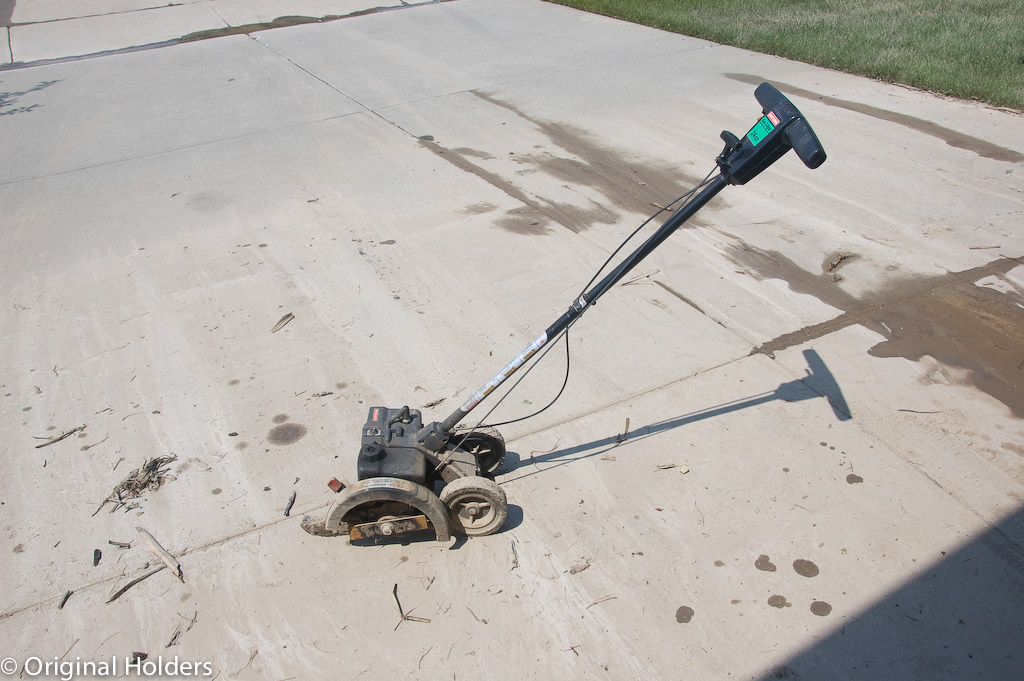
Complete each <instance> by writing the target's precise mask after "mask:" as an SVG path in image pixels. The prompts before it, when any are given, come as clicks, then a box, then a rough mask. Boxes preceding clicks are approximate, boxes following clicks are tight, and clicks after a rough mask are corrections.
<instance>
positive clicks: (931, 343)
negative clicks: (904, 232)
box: [729, 244, 1024, 418]
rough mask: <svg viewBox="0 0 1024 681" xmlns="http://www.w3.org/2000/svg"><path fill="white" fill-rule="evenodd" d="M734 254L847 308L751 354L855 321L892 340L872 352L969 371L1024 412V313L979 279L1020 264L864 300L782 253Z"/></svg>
mask: <svg viewBox="0 0 1024 681" xmlns="http://www.w3.org/2000/svg"><path fill="white" fill-rule="evenodd" d="M729 257H730V259H731V260H732V261H733V262H734V263H736V264H737V265H740V266H742V267H745V268H747V269H749V270H752V272H753V273H754V274H755V276H757V277H759V278H761V279H781V280H782V281H785V282H787V283H788V284H789V287H790V289H791V290H792V291H794V292H796V293H801V294H806V295H812V296H814V297H815V298H817V299H818V300H820V301H822V302H823V303H826V304H828V305H830V306H832V307H835V308H838V309H840V310H842V311H843V313H842V314H840V315H839V316H838V317H835V318H833V319H831V320H828V321H826V322H821V323H819V324H812V325H810V326H806V327H804V328H803V329H799V330H797V331H793V332H791V333H787V334H784V335H782V336H779V337H778V338H774V339H772V340H770V341H768V342H767V343H764V344H762V345H760V346H759V347H757V348H755V349H754V350H753V351H751V354H755V353H763V354H766V355H768V356H772V357H773V356H774V353H775V352H778V351H779V350H782V349H785V348H789V347H793V346H795V345H800V344H803V343H807V342H809V341H811V340H814V339H816V338H821V337H823V336H826V335H828V334H830V333H833V332H835V331H838V330H840V329H843V328H846V327H847V326H851V325H854V324H861V325H863V326H864V327H866V328H868V329H870V330H872V331H874V332H875V333H878V334H879V335H881V336H883V337H884V338H885V339H886V340H884V341H882V342H880V343H878V344H877V345H875V346H874V347H872V348H871V349H870V350H869V353H870V354H871V355H872V356H873V357H902V358H904V359H909V360H912V361H920V360H921V358H922V357H924V356H925V355H927V356H929V357H932V358H934V359H935V360H937V361H938V362H941V363H942V364H944V365H946V366H950V367H956V368H958V369H963V370H966V378H965V379H964V380H963V383H965V384H968V385H973V386H974V387H976V388H978V389H979V390H981V391H983V392H985V393H987V394H989V395H990V396H992V397H994V398H995V399H997V400H999V401H1000V402H1002V403H1003V404H1005V405H1006V406H1007V407H1008V408H1009V409H1010V410H1011V411H1012V412H1013V414H1014V415H1015V416H1017V417H1018V418H1024V388H1022V384H1021V376H1022V373H1024V356H1022V355H1021V353H1020V348H1021V347H1024V314H1021V305H1020V303H1019V301H1018V300H1017V296H1014V295H1010V294H1007V293H1001V292H999V291H996V290H993V289H991V288H988V287H983V286H976V285H975V283H974V282H976V281H978V280H980V279H983V278H985V277H987V276H996V277H1001V276H1004V275H1005V274H1006V273H1007V272H1009V271H1010V270H1012V269H1013V268H1015V267H1017V266H1018V265H1019V264H1020V262H1019V261H1018V260H1017V259H1014V258H999V259H997V260H993V261H992V262H989V263H988V264H985V265H982V266H980V267H973V268H971V269H967V270H962V271H960V272H948V273H946V274H939V275H933V276H918V277H903V278H901V279H896V280H894V281H891V282H887V283H886V285H885V288H884V289H883V290H881V291H875V292H871V293H868V294H866V295H864V296H862V297H861V298H855V297H854V296H852V295H850V294H849V293H847V292H846V291H844V290H843V289H842V288H840V287H839V285H838V284H837V283H836V282H834V281H833V280H832V277H831V275H829V274H822V275H817V274H813V273H811V272H808V271H807V270H805V269H803V268H801V267H800V266H799V265H797V264H796V263H794V262H793V261H792V260H790V259H789V258H787V257H786V256H784V255H782V254H781V253H778V252H775V251H764V250H761V249H758V248H755V247H753V246H750V245H749V244H742V245H740V246H733V247H731V248H730V249H729Z"/></svg>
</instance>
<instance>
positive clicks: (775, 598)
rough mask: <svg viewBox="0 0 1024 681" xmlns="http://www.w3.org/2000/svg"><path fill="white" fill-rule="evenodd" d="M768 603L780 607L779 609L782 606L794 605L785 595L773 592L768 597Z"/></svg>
mask: <svg viewBox="0 0 1024 681" xmlns="http://www.w3.org/2000/svg"><path fill="white" fill-rule="evenodd" d="M768 605H770V606H772V607H773V608H778V609H779V610H781V609H782V608H790V607H792V606H793V604H792V603H790V602H789V601H787V600H786V597H785V596H780V595H778V594H773V595H771V596H769V597H768Z"/></svg>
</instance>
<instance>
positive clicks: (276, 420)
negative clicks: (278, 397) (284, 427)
mask: <svg viewBox="0 0 1024 681" xmlns="http://www.w3.org/2000/svg"><path fill="white" fill-rule="evenodd" d="M270 420H271V421H273V422H274V423H284V422H285V421H287V420H288V414H278V415H277V416H275V417H274V418H272V419H270Z"/></svg>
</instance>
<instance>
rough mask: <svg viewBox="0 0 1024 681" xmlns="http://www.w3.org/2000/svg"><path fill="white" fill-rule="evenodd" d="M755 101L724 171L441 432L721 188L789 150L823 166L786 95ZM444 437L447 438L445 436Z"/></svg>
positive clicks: (771, 92) (722, 158) (722, 159)
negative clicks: (754, 114) (749, 123)
mask: <svg viewBox="0 0 1024 681" xmlns="http://www.w3.org/2000/svg"><path fill="white" fill-rule="evenodd" d="M754 96H755V97H756V98H757V101H758V103H759V104H760V105H761V109H762V115H761V118H760V119H759V120H758V121H757V123H755V124H754V127H753V128H751V129H750V130H749V131H748V132H747V134H746V135H744V136H743V137H742V138H739V137H737V136H736V135H734V134H732V133H731V132H729V131H724V132H722V139H723V140H724V141H725V149H724V150H723V151H722V153H721V154H719V156H718V158H717V159H715V162H716V163H717V164H718V167H719V168H720V169H721V171H722V172H721V173H719V174H718V175H717V176H716V177H714V178H712V179H711V180H710V181H709V182H707V183H706V184H705V185H703V189H701V191H700V193H698V194H697V195H696V196H694V197H693V198H692V199H690V200H689V201H688V202H686V203H685V204H683V205H682V207H680V208H679V209H677V210H676V212H675V213H674V214H673V215H672V217H670V218H669V219H668V220H666V221H665V222H664V224H662V226H661V227H659V228H658V230H657V231H656V232H655V233H654V234H652V235H651V236H650V237H648V239H647V240H646V241H644V242H643V243H642V244H641V245H640V247H639V248H637V249H636V250H635V251H633V252H632V253H631V254H630V255H628V256H626V257H625V258H624V259H623V260H622V262H621V263H619V265H618V266H617V267H615V269H613V270H612V271H611V272H609V273H608V274H607V275H605V277H604V279H602V280H601V281H600V282H598V283H597V284H595V285H594V286H593V288H591V289H590V290H589V291H586V292H584V293H583V294H582V295H580V297H579V298H577V299H576V300H574V301H573V303H572V305H571V306H570V307H569V309H568V310H567V311H566V313H565V314H563V315H562V316H561V317H559V318H558V319H557V320H556V321H555V323H554V324H552V325H551V326H549V327H548V328H547V330H546V331H544V333H542V334H541V335H540V336H538V337H537V338H536V339H534V341H533V342H532V343H530V344H529V345H528V346H527V347H526V349H524V350H523V351H522V352H520V353H519V354H518V355H516V357H515V358H514V359H513V360H512V361H511V362H509V363H508V364H506V365H505V368H503V369H502V370H501V371H499V372H498V373H497V374H496V375H495V376H494V377H493V378H492V379H491V380H490V381H488V382H487V383H485V384H484V385H483V387H481V388H480V389H479V390H478V391H476V392H475V393H474V394H473V395H472V397H470V398H469V400H468V401H467V402H466V403H465V404H463V405H462V406H461V407H459V408H458V409H456V410H455V411H454V412H452V413H451V415H450V416H449V417H448V418H447V419H445V420H444V422H442V423H440V424H438V427H439V429H440V431H441V432H442V433H445V434H447V433H449V432H451V430H452V429H453V428H454V427H455V426H456V425H457V424H458V423H459V422H460V421H461V420H462V419H463V418H464V417H465V416H466V414H468V413H469V412H470V411H471V410H472V409H473V408H475V407H476V405H478V404H479V403H480V402H481V401H482V400H483V399H485V398H486V397H487V396H488V395H490V394H491V392H492V391H494V389H495V388H497V387H498V386H499V385H501V384H502V382H504V381H505V379H507V378H508V377H509V376H511V375H512V374H514V373H515V372H516V371H518V370H519V368H520V367H522V366H523V365H525V364H526V363H527V362H528V361H529V360H530V358H531V357H533V356H534V355H535V354H536V353H537V352H538V351H539V350H540V349H541V348H542V347H543V346H544V345H546V344H547V343H548V342H549V341H552V340H554V339H555V337H557V336H558V334H560V333H562V331H564V330H566V329H567V328H569V325H570V324H572V323H573V322H575V321H576V320H577V319H578V318H579V317H580V315H582V314H583V312H584V311H585V310H587V309H589V308H590V307H591V306H593V305H594V304H596V302H597V299H598V298H600V297H601V296H602V295H603V294H604V293H605V292H606V291H608V289H610V288H611V287H612V286H614V285H615V284H617V283H618V282H619V280H621V279H622V278H623V277H624V276H625V275H626V273H628V272H629V271H630V270H631V269H633V267H635V266H636V264H637V263H639V262H640V261H641V260H643V259H644V258H646V257H647V256H648V255H650V253H651V251H653V250H654V249H655V248H657V247H658V246H659V245H661V243H662V242H663V241H665V239H667V238H668V237H669V236H671V234H672V233H673V232H675V231H676V230H677V229H678V228H679V227H680V226H681V225H682V224H683V223H684V222H686V221H687V220H688V219H690V218H691V217H692V216H693V215H694V213H696V212H697V211H698V210H700V209H701V208H702V207H703V206H704V205H705V204H706V203H707V202H708V201H710V200H711V199H712V198H714V197H715V196H716V195H717V194H718V193H719V192H720V191H722V190H723V189H724V188H725V187H727V186H728V185H730V184H746V183H747V182H749V181H750V180H751V179H753V178H754V177H756V176H757V175H758V173H760V172H761V171H763V170H764V169H765V168H767V167H768V166H770V165H771V164H772V163H775V161H777V160H779V159H780V158H782V156H783V155H785V154H786V152H788V151H789V150H790V149H793V150H795V151H796V153H797V155H798V156H799V157H800V160H801V161H803V162H804V164H805V165H806V166H807V167H808V168H817V167H818V166H820V165H821V164H822V163H824V162H825V150H824V149H823V148H822V146H821V142H819V141H818V138H817V136H815V134H814V131H813V130H811V126H810V124H809V123H808V122H807V120H806V119H805V118H804V117H803V114H801V113H800V110H799V109H797V108H796V107H795V106H793V103H792V102H790V101H789V100H788V99H786V96H785V95H783V94H782V93H781V92H779V91H778V90H776V89H775V87H774V86H773V85H771V84H769V83H761V85H759V86H758V87H757V89H756V90H754ZM425 430H426V429H425ZM445 436H446V437H447V435H445Z"/></svg>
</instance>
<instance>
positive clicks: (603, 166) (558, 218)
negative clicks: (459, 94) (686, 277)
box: [419, 91, 701, 235]
mask: <svg viewBox="0 0 1024 681" xmlns="http://www.w3.org/2000/svg"><path fill="white" fill-rule="evenodd" d="M473 94H474V95H476V96H477V97H480V98H481V99H483V100H484V101H486V102H488V103H490V104H494V105H495V106H500V107H502V108H504V109H506V110H508V111H511V112H512V113H514V114H515V115H516V116H518V117H520V118H522V119H523V120H525V121H527V122H529V123H530V124H531V125H533V126H534V127H536V128H537V129H539V130H540V131H541V132H542V133H543V134H544V135H545V136H547V138H548V139H549V141H550V142H551V144H552V146H553V148H554V149H557V151H538V152H536V153H527V154H515V155H514V156H513V159H514V160H515V161H516V162H518V163H521V164H522V165H524V166H526V167H528V168H529V169H530V170H531V171H540V172H544V173H546V174H548V175H550V176H552V177H554V178H556V179H558V180H561V181H562V182H564V183H565V185H566V186H568V187H575V186H586V187H590V188H592V189H594V190H596V191H597V192H598V193H600V194H601V195H602V196H603V197H604V199H605V201H606V203H605V202H596V201H593V200H590V201H589V205H576V204H571V203H566V202H560V201H554V200H551V199H548V198H546V197H543V196H536V195H532V194H530V193H529V192H528V191H526V190H524V189H523V188H522V187H520V186H518V185H517V184H516V183H515V182H514V181H513V180H510V179H508V178H506V177H503V176H501V175H499V174H497V173H494V172H491V171H488V170H486V169H484V168H483V167H481V166H480V165H479V164H478V163H476V162H474V161H473V160H471V159H484V160H487V159H492V158H493V157H494V155H493V154H491V153H489V152H486V151H481V150H478V149H468V148H465V147H462V148H452V149H448V148H445V147H442V146H441V145H439V144H437V143H436V142H435V141H434V140H433V138H432V137H430V136H424V137H420V138H419V141H420V144H422V145H423V146H425V147H427V148H428V149H430V150H431V151H433V152H434V153H435V154H437V155H438V156H440V157H442V158H444V159H445V160H446V161H448V162H449V163H451V164H452V165H454V166H456V167H457V168H459V169H461V170H464V171H466V172H468V173H472V174H473V175H476V176H477V177H479V178H480V179H482V180H484V181H486V182H488V183H489V184H491V185H493V186H494V187H496V188H498V189H500V190H501V191H503V192H505V193H506V194H508V195H509V196H511V197H513V198H514V199H516V200H517V201H520V202H521V203H523V204H524V205H525V206H526V209H525V210H524V211H516V212H515V213H511V214H509V215H507V216H506V218H505V219H502V220H498V221H496V225H497V226H499V227H502V228H504V229H507V230H509V231H514V232H517V233H520V234H536V235H541V234H545V233H547V232H548V231H549V230H548V227H547V226H548V224H550V223H552V222H553V223H555V224H558V225H561V226H562V227H565V228H567V229H569V230H571V231H573V232H580V231H583V230H585V229H587V228H589V227H591V226H592V225H595V224H615V223H616V222H618V220H619V210H625V211H629V212H632V213H637V214H640V215H647V214H650V213H652V212H653V211H654V208H655V204H658V205H661V204H664V203H666V202H668V201H671V200H673V199H675V198H676V197H677V196H679V195H680V194H682V193H683V192H684V191H686V189H688V188H689V185H696V184H698V183H699V182H700V180H701V178H697V177H693V176H690V175H688V174H687V173H686V172H684V171H682V170H681V169H679V168H678V167H675V166H673V165H670V164H666V163H663V162H650V161H642V160H632V159H629V158H627V157H625V156H624V155H623V153H622V152H621V151H619V150H616V149H612V148H609V147H605V146H603V145H601V144H599V143H597V142H596V141H595V140H593V139H592V138H591V137H590V136H589V135H588V133H587V132H586V131H585V130H582V129H580V128H576V127H574V126H572V125H567V124H564V123H556V122H553V121H546V120H542V119H538V118H534V117H532V116H529V115H527V114H526V113H524V112H523V111H521V110H519V109H518V108H516V107H515V106H513V105H511V104H508V103H506V102H503V101H501V100H499V99H497V98H495V97H493V96H491V95H488V94H485V93H483V92H479V91H474V92H473ZM428 137H430V138H429V139H427V138H428ZM684 185H688V186H684ZM488 205H489V204H488ZM616 209H619V210H616ZM690 223H691V224H693V225H697V224H700V223H699V221H697V220H696V219H691V221H690Z"/></svg>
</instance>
